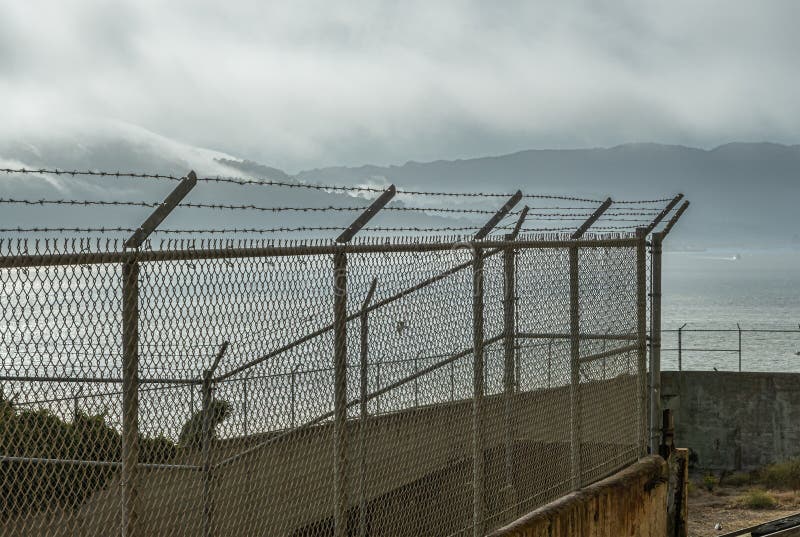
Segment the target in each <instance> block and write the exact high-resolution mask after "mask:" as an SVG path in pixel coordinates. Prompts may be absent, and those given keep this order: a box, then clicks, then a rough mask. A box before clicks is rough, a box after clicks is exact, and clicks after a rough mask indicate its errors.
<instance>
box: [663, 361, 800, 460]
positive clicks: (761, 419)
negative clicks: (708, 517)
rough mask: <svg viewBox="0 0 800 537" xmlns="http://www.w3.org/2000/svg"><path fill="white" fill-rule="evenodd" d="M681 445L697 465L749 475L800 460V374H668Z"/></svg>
mask: <svg viewBox="0 0 800 537" xmlns="http://www.w3.org/2000/svg"><path fill="white" fill-rule="evenodd" d="M661 400H662V405H663V407H664V408H671V409H672V411H673V415H674V417H675V444H676V445H679V446H681V447H687V448H691V449H692V451H693V452H694V453H695V454H696V455H697V463H696V464H697V466H698V467H700V468H706V469H714V470H721V469H729V470H748V469H753V468H757V467H759V466H763V465H765V464H769V463H771V462H776V461H782V460H786V459H788V458H791V457H797V456H800V374H797V373H737V372H723V371H683V372H677V371H664V372H662V374H661Z"/></svg>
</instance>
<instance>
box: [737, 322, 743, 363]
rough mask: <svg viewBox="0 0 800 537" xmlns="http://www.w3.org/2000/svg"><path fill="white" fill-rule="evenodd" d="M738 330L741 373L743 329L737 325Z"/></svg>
mask: <svg viewBox="0 0 800 537" xmlns="http://www.w3.org/2000/svg"><path fill="white" fill-rule="evenodd" d="M736 330H737V331H738V332H739V373H741V372H742V327H741V326H739V323H736Z"/></svg>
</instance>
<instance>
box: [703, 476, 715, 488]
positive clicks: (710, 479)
mask: <svg viewBox="0 0 800 537" xmlns="http://www.w3.org/2000/svg"><path fill="white" fill-rule="evenodd" d="M718 483H719V481H718V480H717V478H716V477H714V474H706V475H705V476H703V487H705V489H706V490H707V491H709V492H712V491H713V490H714V487H716V486H717V484H718Z"/></svg>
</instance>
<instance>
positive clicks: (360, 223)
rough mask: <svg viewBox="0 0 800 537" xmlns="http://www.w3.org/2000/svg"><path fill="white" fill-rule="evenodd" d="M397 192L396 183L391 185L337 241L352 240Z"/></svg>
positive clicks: (346, 241) (345, 241) (342, 242)
mask: <svg viewBox="0 0 800 537" xmlns="http://www.w3.org/2000/svg"><path fill="white" fill-rule="evenodd" d="M395 194H397V189H396V188H395V187H394V185H389V188H387V189H386V191H385V192H384V193H383V194H381V195H380V196H378V198H377V199H376V200H375V201H373V202H372V204H371V205H370V206H369V207H367V209H366V210H365V211H364V212H363V213H361V214H360V215H359V217H358V218H356V219H355V220H354V221H353V223H352V224H350V226H349V227H348V228H347V229H345V230H344V231H343V232H342V234H341V235H339V236H338V237H336V242H338V243H339V244H345V243H348V242H350V239H352V238H353V236H355V234H356V233H358V232H359V231H361V228H363V227H364V226H366V225H367V222H369V221H370V220H372V217H373V216H375V215H376V214H378V211H380V210H381V209H383V208H384V207H385V206H386V204H387V203H389V200H391V199H392V198H393V197H394V195H395Z"/></svg>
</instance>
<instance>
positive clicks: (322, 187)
mask: <svg viewBox="0 0 800 537" xmlns="http://www.w3.org/2000/svg"><path fill="white" fill-rule="evenodd" d="M0 172H3V173H6V174H12V173H16V174H52V175H69V176H73V177H74V176H95V177H114V178H134V179H166V180H171V181H180V180H182V177H177V176H175V175H166V174H157V173H138V172H120V171H116V172H110V171H96V170H60V169H58V168H0ZM197 180H198V181H203V182H215V183H228V184H235V185H239V186H245V185H256V186H273V187H284V188H299V189H309V190H318V191H328V192H371V193H382V192H384V191H385V190H386V189H385V188H378V187H369V186H347V185H330V184H328V185H326V184H310V183H301V182H299V181H294V182H291V181H276V180H271V179H243V178H238V177H223V176H216V177H198V179H197ZM397 194H400V195H409V196H440V197H467V198H510V197H511V196H512V195H513V194H512V193H507V192H444V191H425V190H406V189H397ZM523 198H526V199H548V200H563V201H578V202H584V203H602V202H603V201H604V200H601V199H594V198H581V197H575V196H558V195H544V194H523ZM671 199H672V198H661V199H653V200H618V201H615V203H618V204H648V203H663V202H667V201H670V200H671Z"/></svg>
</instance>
